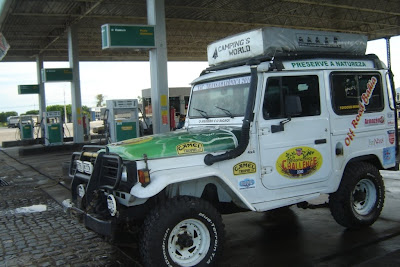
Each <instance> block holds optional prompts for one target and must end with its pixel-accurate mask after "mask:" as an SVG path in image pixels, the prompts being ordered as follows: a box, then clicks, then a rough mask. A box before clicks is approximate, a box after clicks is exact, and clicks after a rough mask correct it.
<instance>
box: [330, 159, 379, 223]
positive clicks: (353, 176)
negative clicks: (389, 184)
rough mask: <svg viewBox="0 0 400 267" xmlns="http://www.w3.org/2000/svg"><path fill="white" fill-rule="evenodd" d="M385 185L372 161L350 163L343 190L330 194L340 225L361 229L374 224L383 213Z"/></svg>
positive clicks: (343, 179)
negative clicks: (370, 162)
mask: <svg viewBox="0 0 400 267" xmlns="http://www.w3.org/2000/svg"><path fill="white" fill-rule="evenodd" d="M384 200H385V186H384V183H383V179H382V176H381V174H380V173H379V170H378V169H377V168H376V167H375V166H374V165H372V164H369V163H366V162H357V163H351V164H349V165H348V166H347V167H346V169H345V171H344V174H343V177H342V181H341V183H340V186H339V189H338V190H337V191H336V192H335V193H332V194H330V196H329V208H330V210H331V213H332V216H333V218H334V219H335V220H336V222H337V223H339V224H340V225H342V226H344V227H347V228H351V229H357V228H362V227H366V226H370V225H371V224H373V223H374V222H375V221H376V220H377V219H378V217H379V215H380V214H381V211H382V208H383V204H384Z"/></svg>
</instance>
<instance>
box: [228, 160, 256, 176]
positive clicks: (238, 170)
mask: <svg viewBox="0 0 400 267" xmlns="http://www.w3.org/2000/svg"><path fill="white" fill-rule="evenodd" d="M256 171H257V169H256V164H255V163H253V162H250V161H243V162H239V163H238V164H236V165H235V166H233V175H242V174H249V173H255V172H256Z"/></svg>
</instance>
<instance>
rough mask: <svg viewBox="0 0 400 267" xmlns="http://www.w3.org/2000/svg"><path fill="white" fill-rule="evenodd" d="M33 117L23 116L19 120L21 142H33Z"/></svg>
mask: <svg viewBox="0 0 400 267" xmlns="http://www.w3.org/2000/svg"><path fill="white" fill-rule="evenodd" d="M33 127H34V124H33V117H32V116H29V115H23V116H21V117H20V119H19V130H20V136H21V140H32V139H33V132H34V131H33Z"/></svg>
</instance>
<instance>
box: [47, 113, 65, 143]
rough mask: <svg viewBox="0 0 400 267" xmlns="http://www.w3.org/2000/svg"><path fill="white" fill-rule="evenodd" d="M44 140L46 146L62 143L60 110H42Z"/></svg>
mask: <svg viewBox="0 0 400 267" xmlns="http://www.w3.org/2000/svg"><path fill="white" fill-rule="evenodd" d="M43 121H44V140H45V145H46V146H51V145H62V143H63V128H62V119H61V112H60V111H48V112H43Z"/></svg>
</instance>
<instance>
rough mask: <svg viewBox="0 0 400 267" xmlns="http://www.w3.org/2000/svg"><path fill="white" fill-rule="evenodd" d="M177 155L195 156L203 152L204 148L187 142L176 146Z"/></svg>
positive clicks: (196, 143) (201, 145) (195, 143)
mask: <svg viewBox="0 0 400 267" xmlns="http://www.w3.org/2000/svg"><path fill="white" fill-rule="evenodd" d="M176 152H177V153H178V155H186V154H196V153H201V152H204V146H203V144H202V143H198V142H187V143H183V144H179V145H177V146H176Z"/></svg>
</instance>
